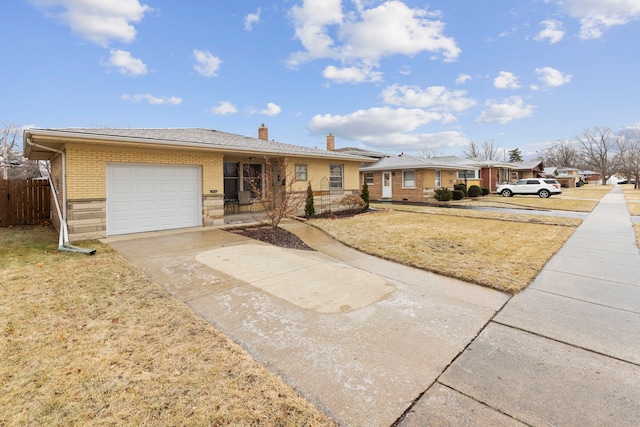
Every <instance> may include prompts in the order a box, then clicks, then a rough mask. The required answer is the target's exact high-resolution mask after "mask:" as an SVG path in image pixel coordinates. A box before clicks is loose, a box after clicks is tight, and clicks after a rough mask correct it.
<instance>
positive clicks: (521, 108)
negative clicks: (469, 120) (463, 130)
mask: <svg viewBox="0 0 640 427" xmlns="http://www.w3.org/2000/svg"><path fill="white" fill-rule="evenodd" d="M487 107H488V108H487V109H486V110H485V111H483V112H482V114H481V115H480V117H478V118H477V119H476V123H500V124H505V123H508V122H510V121H511V120H515V119H522V118H525V117H530V116H532V115H533V108H534V107H533V105H526V104H525V103H524V100H523V99H522V97H520V96H512V97H511V98H509V99H505V100H504V101H503V102H502V103H497V102H494V101H489V102H487Z"/></svg>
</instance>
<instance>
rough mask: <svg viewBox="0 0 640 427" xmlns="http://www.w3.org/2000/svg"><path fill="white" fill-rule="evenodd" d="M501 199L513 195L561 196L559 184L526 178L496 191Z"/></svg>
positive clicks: (552, 180)
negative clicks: (500, 195)
mask: <svg viewBox="0 0 640 427" xmlns="http://www.w3.org/2000/svg"><path fill="white" fill-rule="evenodd" d="M496 192H497V193H498V194H502V196H503V197H512V196H513V195H514V194H537V195H538V196H540V197H542V198H547V197H551V195H552V194H561V193H562V188H561V187H560V183H559V182H558V181H556V180H555V179H548V178H527V179H521V180H520V181H516V182H515V183H514V184H503V185H501V186H499V187H498V189H497V190H496Z"/></svg>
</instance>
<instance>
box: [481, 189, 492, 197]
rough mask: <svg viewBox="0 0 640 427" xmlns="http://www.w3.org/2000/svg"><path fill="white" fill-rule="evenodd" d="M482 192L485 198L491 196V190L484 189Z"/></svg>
mask: <svg viewBox="0 0 640 427" xmlns="http://www.w3.org/2000/svg"><path fill="white" fill-rule="evenodd" d="M481 190H482V195H483V196H488V195H489V194H491V190H489V189H488V188H487V187H482V188H481Z"/></svg>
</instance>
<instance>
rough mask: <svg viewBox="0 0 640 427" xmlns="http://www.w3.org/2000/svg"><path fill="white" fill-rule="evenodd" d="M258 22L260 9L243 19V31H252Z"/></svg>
mask: <svg viewBox="0 0 640 427" xmlns="http://www.w3.org/2000/svg"><path fill="white" fill-rule="evenodd" d="M257 22H260V8H258V10H256V13H250V14H248V15H247V16H245V18H244V29H245V31H251V30H253V24H255V23H257Z"/></svg>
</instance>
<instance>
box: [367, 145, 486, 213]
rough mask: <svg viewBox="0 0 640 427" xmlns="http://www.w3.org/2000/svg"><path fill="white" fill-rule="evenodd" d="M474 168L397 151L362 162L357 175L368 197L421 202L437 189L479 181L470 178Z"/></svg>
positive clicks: (474, 171) (474, 170) (430, 196)
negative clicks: (365, 188) (365, 162)
mask: <svg viewBox="0 0 640 427" xmlns="http://www.w3.org/2000/svg"><path fill="white" fill-rule="evenodd" d="M477 170H479V168H478V167H476V166H470V165H456V164H453V163H451V162H448V163H447V162H444V161H440V160H438V159H427V158H423V157H416V156H411V155H407V154H400V155H387V156H385V157H382V158H378V160H377V161H376V162H375V163H370V164H364V165H362V166H361V167H360V177H361V180H362V182H363V183H364V182H366V183H367V185H368V187H369V197H370V199H371V200H397V201H408V202H424V201H425V200H427V199H431V198H432V197H433V191H434V190H435V189H436V188H441V187H446V188H453V186H454V185H455V184H460V183H465V181H466V182H467V185H473V184H477V183H479V181H478V180H476V179H471V178H469V175H470V174H471V173H473V174H475V173H476V172H477Z"/></svg>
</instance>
